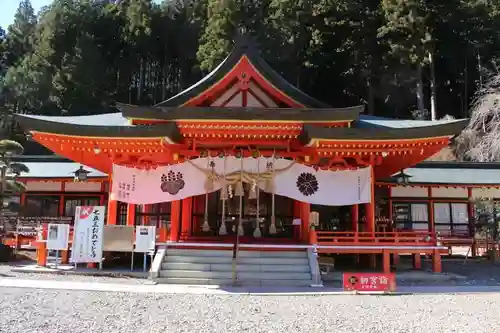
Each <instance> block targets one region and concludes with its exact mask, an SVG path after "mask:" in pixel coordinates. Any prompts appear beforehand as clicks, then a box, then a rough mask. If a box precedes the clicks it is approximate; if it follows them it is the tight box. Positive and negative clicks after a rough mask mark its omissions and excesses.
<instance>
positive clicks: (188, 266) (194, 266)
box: [161, 262, 310, 273]
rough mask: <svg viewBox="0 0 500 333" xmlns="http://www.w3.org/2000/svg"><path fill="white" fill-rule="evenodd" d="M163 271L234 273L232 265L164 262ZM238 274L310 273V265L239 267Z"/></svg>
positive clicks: (237, 267)
mask: <svg viewBox="0 0 500 333" xmlns="http://www.w3.org/2000/svg"><path fill="white" fill-rule="evenodd" d="M161 269H162V270H171V269H177V270H194V271H232V269H233V265H232V264H209V263H185V262H164V263H162V265H161ZM236 270H237V271H238V272H299V273H308V272H310V268H309V265H252V264H248V265H237V266H236Z"/></svg>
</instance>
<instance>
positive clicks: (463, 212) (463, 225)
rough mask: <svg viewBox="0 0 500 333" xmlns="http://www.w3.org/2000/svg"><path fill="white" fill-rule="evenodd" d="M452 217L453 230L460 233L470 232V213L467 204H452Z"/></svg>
mask: <svg viewBox="0 0 500 333" xmlns="http://www.w3.org/2000/svg"><path fill="white" fill-rule="evenodd" d="M451 214H452V215H451V216H452V221H453V230H455V231H459V232H466V233H467V232H469V213H468V209H467V204H466V203H452V204H451Z"/></svg>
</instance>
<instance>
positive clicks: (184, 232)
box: [180, 197, 193, 240]
mask: <svg viewBox="0 0 500 333" xmlns="http://www.w3.org/2000/svg"><path fill="white" fill-rule="evenodd" d="M192 216H193V198H192V197H191V198H186V199H183V200H182V222H181V236H180V237H181V239H183V240H186V239H187V238H188V237H189V236H191V218H192Z"/></svg>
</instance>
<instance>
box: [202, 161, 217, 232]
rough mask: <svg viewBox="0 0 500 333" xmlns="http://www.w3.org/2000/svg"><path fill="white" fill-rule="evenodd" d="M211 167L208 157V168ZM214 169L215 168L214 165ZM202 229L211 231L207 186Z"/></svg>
mask: <svg viewBox="0 0 500 333" xmlns="http://www.w3.org/2000/svg"><path fill="white" fill-rule="evenodd" d="M208 167H210V158H207V169H208ZM212 169H214V168H213V167H212ZM201 230H202V231H203V232H209V231H210V224H208V188H206V192H205V217H204V221H203V226H202V227H201Z"/></svg>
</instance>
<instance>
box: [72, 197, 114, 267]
mask: <svg viewBox="0 0 500 333" xmlns="http://www.w3.org/2000/svg"><path fill="white" fill-rule="evenodd" d="M105 212H106V208H105V207H104V206H78V207H76V210H75V228H74V231H73V246H72V248H71V262H73V263H98V262H101V260H102V249H103V229H104V218H105Z"/></svg>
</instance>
